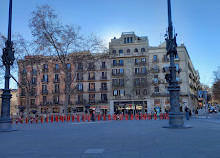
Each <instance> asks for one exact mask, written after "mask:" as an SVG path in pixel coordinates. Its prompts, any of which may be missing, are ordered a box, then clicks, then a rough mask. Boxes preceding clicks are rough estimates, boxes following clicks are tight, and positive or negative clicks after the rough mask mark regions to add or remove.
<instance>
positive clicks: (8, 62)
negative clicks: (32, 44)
mask: <svg viewBox="0 0 220 158" xmlns="http://www.w3.org/2000/svg"><path fill="white" fill-rule="evenodd" d="M11 19H12V0H10V1H9V20H8V39H7V41H6V42H5V48H4V49H3V55H2V61H3V64H4V65H5V89H3V93H2V108H1V119H0V132H8V131H15V130H13V129H12V128H11V124H12V120H11V118H10V99H11V96H12V95H11V93H10V89H9V80H10V66H12V65H13V62H14V60H15V58H14V50H13V42H12V41H11Z"/></svg>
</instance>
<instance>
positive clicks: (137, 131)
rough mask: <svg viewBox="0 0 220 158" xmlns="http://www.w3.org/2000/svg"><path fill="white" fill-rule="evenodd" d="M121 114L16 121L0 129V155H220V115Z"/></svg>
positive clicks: (13, 157) (127, 157) (4, 157)
mask: <svg viewBox="0 0 220 158" xmlns="http://www.w3.org/2000/svg"><path fill="white" fill-rule="evenodd" d="M167 124H168V120H129V121H126V120H123V121H100V122H98V121H96V122H79V123H77V122H74V123H71V122H69V123H65V122H64V123H61V122H59V123H43V124H19V125H13V127H14V128H16V129H18V131H16V132H6V133H0V140H1V143H0V154H1V156H0V157H1V158H32V157H33V158H40V157H42V158H44V157H47V158H63V157H67V158H186V157H187V158H219V151H220V120H219V119H216V118H215V119H212V118H211V119H205V118H203V117H201V118H193V119H191V120H190V121H186V120H185V124H187V125H190V126H192V127H193V128H189V129H167V128H162V127H163V126H164V125H167Z"/></svg>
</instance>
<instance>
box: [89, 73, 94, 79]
mask: <svg viewBox="0 0 220 158" xmlns="http://www.w3.org/2000/svg"><path fill="white" fill-rule="evenodd" d="M94 79H95V73H94V72H89V80H94Z"/></svg>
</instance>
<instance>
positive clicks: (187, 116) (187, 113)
mask: <svg viewBox="0 0 220 158" xmlns="http://www.w3.org/2000/svg"><path fill="white" fill-rule="evenodd" d="M185 112H186V119H187V120H189V108H188V107H187V106H186V107H185Z"/></svg>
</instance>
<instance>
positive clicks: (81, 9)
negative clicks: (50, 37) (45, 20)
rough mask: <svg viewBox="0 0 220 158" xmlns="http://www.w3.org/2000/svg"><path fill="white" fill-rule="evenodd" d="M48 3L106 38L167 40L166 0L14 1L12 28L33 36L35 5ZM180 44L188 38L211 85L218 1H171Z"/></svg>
mask: <svg viewBox="0 0 220 158" xmlns="http://www.w3.org/2000/svg"><path fill="white" fill-rule="evenodd" d="M8 1H9V0H1V1H0V21H1V23H0V32H2V33H4V34H6V33H7V23H8ZM42 4H49V5H51V6H52V7H53V8H54V9H55V10H56V11H57V13H58V14H59V17H60V20H61V21H62V22H63V23H65V24H77V25H80V26H81V27H82V32H83V33H85V34H89V33H95V34H97V35H98V36H99V37H100V38H102V39H103V40H104V41H106V43H108V42H109V41H110V39H111V38H113V37H119V36H120V35H121V33H122V32H127V31H135V33H136V34H137V35H138V36H148V38H149V42H150V45H151V46H157V45H159V44H160V41H163V40H164V36H163V35H164V34H165V32H166V29H167V1H166V0H13V29H12V31H13V32H19V33H21V34H23V36H24V37H25V38H27V39H30V38H31V33H30V30H29V28H28V20H29V18H30V15H31V12H32V11H33V10H34V9H35V7H36V6H37V5H42ZM172 14H173V17H172V18H173V23H174V26H175V30H176V32H177V33H178V37H177V38H178V44H181V43H185V45H186V47H187V50H188V52H189V54H190V57H191V60H192V62H193V64H194V67H195V69H198V70H199V72H200V77H201V82H202V83H205V84H209V85H211V84H212V82H213V80H212V78H213V73H212V72H213V71H214V70H216V69H217V66H219V65H220V62H219V60H220V51H219V49H218V46H219V41H220V40H219V37H220V18H219V16H220V1H219V0H172Z"/></svg>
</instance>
